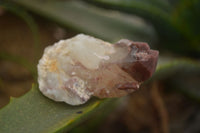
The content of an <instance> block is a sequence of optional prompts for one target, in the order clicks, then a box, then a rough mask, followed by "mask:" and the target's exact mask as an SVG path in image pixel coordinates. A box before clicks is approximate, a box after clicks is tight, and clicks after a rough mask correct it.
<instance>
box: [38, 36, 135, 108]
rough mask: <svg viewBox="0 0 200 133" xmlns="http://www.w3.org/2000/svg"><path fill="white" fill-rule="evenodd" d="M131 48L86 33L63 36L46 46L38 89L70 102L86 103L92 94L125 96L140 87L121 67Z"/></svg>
mask: <svg viewBox="0 0 200 133" xmlns="http://www.w3.org/2000/svg"><path fill="white" fill-rule="evenodd" d="M128 50H129V51H130V49H128V48H127V47H121V46H114V45H113V44H110V43H108V42H105V41H102V40H100V39H96V38H94V37H91V36H88V35H84V34H78V35H77V36H75V37H73V38H70V39H67V40H61V41H59V42H57V43H55V44H54V45H52V46H48V47H47V48H45V50H44V54H43V56H42V58H41V59H40V61H39V64H38V66H37V67H38V82H39V89H40V91H41V92H42V93H43V94H44V95H45V96H47V97H49V98H50V99H53V100H55V101H64V102H66V103H68V104H71V105H79V104H83V103H85V102H86V101H87V100H88V99H90V97H91V96H92V95H93V96H97V97H99V98H107V97H119V96H124V95H126V94H128V93H130V92H133V91H134V89H135V88H138V87H139V83H138V82H137V81H136V80H135V79H133V78H132V76H130V75H129V74H128V73H127V72H125V71H124V70H122V69H121V65H120V63H121V62H123V60H124V59H125V58H127V56H128V53H129V51H128ZM133 53H134V52H133ZM129 61H132V62H134V60H129ZM127 86H128V87H130V86H132V87H133V88H134V87H135V88H134V89H131V88H127ZM123 88H125V89H123Z"/></svg>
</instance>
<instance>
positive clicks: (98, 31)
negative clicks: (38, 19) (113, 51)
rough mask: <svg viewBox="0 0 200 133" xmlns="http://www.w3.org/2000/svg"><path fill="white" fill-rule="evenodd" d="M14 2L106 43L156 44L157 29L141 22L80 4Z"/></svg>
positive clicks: (36, 0)
mask: <svg viewBox="0 0 200 133" xmlns="http://www.w3.org/2000/svg"><path fill="white" fill-rule="evenodd" d="M12 1H14V2H15V3H17V4H19V5H21V6H23V7H25V8H27V9H28V10H31V11H33V12H34V13H37V14H39V15H42V16H43V17H46V18H49V19H51V20H52V21H55V22H57V23H59V24H61V25H63V26H64V27H66V28H72V29H74V30H77V31H78V32H83V33H86V34H90V35H93V36H96V37H98V38H101V39H104V40H108V41H116V40H119V39H121V38H127V39H132V40H137V41H148V42H152V41H155V32H154V30H153V29H152V27H151V26H150V25H147V24H146V23H145V22H144V21H143V20H142V19H140V18H138V17H130V16H127V15H123V14H120V13H119V12H110V11H106V10H103V9H99V8H96V7H95V6H92V5H90V4H87V3H84V2H81V1H55V0H48V1H45V2H44V1H40V0H34V1H33V0H12Z"/></svg>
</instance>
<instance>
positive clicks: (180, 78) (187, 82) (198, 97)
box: [148, 58, 200, 103]
mask: <svg viewBox="0 0 200 133" xmlns="http://www.w3.org/2000/svg"><path fill="white" fill-rule="evenodd" d="M199 77H200V63H199V62H198V61H195V60H191V59H184V58H182V59H172V58H161V59H160V61H159V63H158V67H157V70H156V72H155V73H154V75H153V77H152V78H151V79H150V80H149V81H148V83H151V82H154V81H162V82H163V85H164V87H165V88H166V89H167V90H169V89H170V90H172V91H176V92H178V93H181V94H182V95H184V96H186V97H187V98H189V99H191V100H193V101H196V102H198V103H200V93H199V89H200V88H199V79H200V78H199Z"/></svg>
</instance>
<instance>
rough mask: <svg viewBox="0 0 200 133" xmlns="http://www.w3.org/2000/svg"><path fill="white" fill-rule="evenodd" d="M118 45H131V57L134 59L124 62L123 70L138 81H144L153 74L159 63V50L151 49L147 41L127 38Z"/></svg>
mask: <svg viewBox="0 0 200 133" xmlns="http://www.w3.org/2000/svg"><path fill="white" fill-rule="evenodd" d="M116 45H119V46H128V47H129V54H130V56H129V57H131V58H132V59H129V60H130V61H127V62H124V64H123V65H122V69H123V70H125V71H126V72H127V73H129V74H130V75H131V76H132V77H133V78H134V79H135V80H137V81H138V82H143V81H145V80H147V79H149V78H150V77H151V76H152V74H153V73H154V72H155V69H156V65H157V60H158V55H159V52H158V51H156V50H151V49H150V47H149V45H148V44H147V43H144V42H133V41H130V40H127V39H122V40H120V41H119V42H117V44H116Z"/></svg>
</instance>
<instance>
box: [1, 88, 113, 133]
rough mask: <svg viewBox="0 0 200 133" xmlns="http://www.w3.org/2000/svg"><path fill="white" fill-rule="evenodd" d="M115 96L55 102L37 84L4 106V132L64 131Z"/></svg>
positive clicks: (45, 132)
mask: <svg viewBox="0 0 200 133" xmlns="http://www.w3.org/2000/svg"><path fill="white" fill-rule="evenodd" d="M113 100H114V99H109V100H99V99H91V100H90V101H89V102H87V103H86V104H84V105H81V106H70V105H68V104H65V103H61V102H54V101H53V100H50V99H48V98H46V97H45V96H43V95H42V94H41V93H40V92H39V90H38V88H37V86H36V85H33V88H32V89H31V91H29V92H28V93H27V94H25V95H24V96H22V97H20V98H12V99H11V101H10V103H9V104H8V105H7V106H5V107H4V108H2V109H1V110H0V125H1V126H0V132H1V133H22V132H23V133H41V132H43V133H48V132H63V131H68V130H70V129H71V128H72V127H73V126H75V125H76V124H78V123H79V122H81V121H83V120H84V119H86V118H87V117H88V115H89V114H91V112H95V111H97V110H99V109H100V108H102V107H104V106H105V105H107V104H108V103H110V102H111V101H113Z"/></svg>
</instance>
